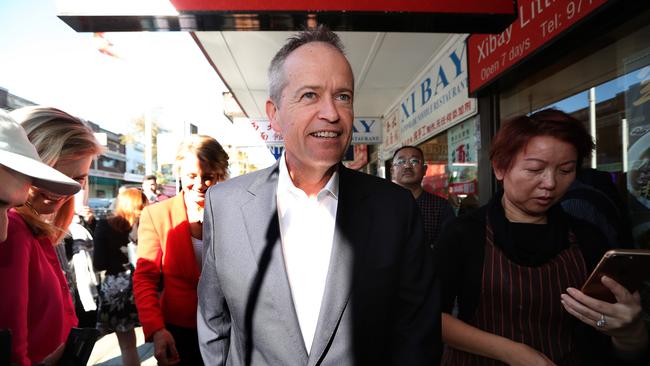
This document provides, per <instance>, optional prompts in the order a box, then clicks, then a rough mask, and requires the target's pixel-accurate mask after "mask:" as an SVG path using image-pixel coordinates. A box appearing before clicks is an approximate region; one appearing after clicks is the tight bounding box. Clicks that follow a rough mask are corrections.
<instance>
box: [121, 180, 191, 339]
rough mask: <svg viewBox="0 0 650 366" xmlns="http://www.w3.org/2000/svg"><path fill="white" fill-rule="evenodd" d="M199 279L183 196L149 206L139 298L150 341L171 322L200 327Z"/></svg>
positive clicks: (142, 234)
mask: <svg viewBox="0 0 650 366" xmlns="http://www.w3.org/2000/svg"><path fill="white" fill-rule="evenodd" d="M199 275H200V269H199V266H198V265H197V264H196V259H195V257H194V249H193V247H192V240H191V237H190V225H189V222H188V220H187V212H186V209H185V202H184V201H183V194H182V193H179V194H178V195H176V196H175V197H173V198H170V199H168V200H164V201H162V202H158V203H156V204H154V205H151V206H147V207H145V209H144V210H143V211H142V215H141V216H140V223H139V228H138V262H137V266H136V270H135V274H134V276H133V294H134V295H135V304H136V307H137V308H138V316H139V318H140V323H141V324H142V328H143V331H144V335H145V339H146V340H147V341H150V340H151V339H152V336H153V334H154V333H155V332H156V331H158V330H160V329H162V328H164V327H165V323H171V324H173V325H176V326H180V327H185V328H196V308H197V302H198V297H197V294H196V287H197V285H198V282H199ZM161 285H162V292H160V293H159V290H160V289H161Z"/></svg>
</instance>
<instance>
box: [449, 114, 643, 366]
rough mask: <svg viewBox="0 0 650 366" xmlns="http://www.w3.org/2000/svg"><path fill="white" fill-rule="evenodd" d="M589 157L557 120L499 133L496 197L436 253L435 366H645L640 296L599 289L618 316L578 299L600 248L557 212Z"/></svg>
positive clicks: (527, 122) (602, 243) (517, 122)
mask: <svg viewBox="0 0 650 366" xmlns="http://www.w3.org/2000/svg"><path fill="white" fill-rule="evenodd" d="M592 149H593V142H592V140H591V137H590V136H589V134H588V133H587V132H586V130H585V128H584V127H583V125H582V123H581V122H580V121H578V120H576V119H574V118H572V117H571V116H569V115H567V114H565V113H563V112H560V111H558V110H544V111H541V112H537V113H535V114H532V115H531V116H530V117H527V116H521V117H518V118H515V119H514V120H511V121H510V122H509V123H505V124H504V125H503V126H502V127H501V129H500V130H499V132H498V133H497V135H496V136H495V139H494V142H493V145H492V149H491V151H490V160H491V162H492V167H493V169H494V173H495V176H496V177H497V179H498V180H499V181H501V182H502V183H503V190H502V191H500V192H499V193H497V194H496V195H495V196H494V197H493V198H492V200H491V201H490V202H489V203H488V204H487V205H486V206H484V207H482V208H481V209H479V210H477V211H475V212H473V213H471V214H469V215H466V216H463V217H460V218H458V219H457V220H456V221H454V222H452V223H451V224H450V225H448V226H447V227H446V228H445V230H444V232H443V233H442V234H441V238H440V243H439V245H438V248H437V260H438V262H439V265H440V274H441V278H442V281H443V299H442V303H443V312H444V313H443V315H442V324H443V326H442V336H443V340H444V341H445V343H446V345H447V346H446V349H445V352H444V355H443V361H442V364H443V365H504V364H507V365H624V364H628V363H629V364H646V363H647V357H648V355H647V354H648V333H647V330H646V327H645V324H644V322H643V320H642V318H641V304H640V303H641V301H640V297H639V294H638V293H634V294H631V293H630V292H629V291H627V290H626V289H625V288H623V287H622V286H620V285H619V284H617V283H616V282H614V281H613V280H611V279H607V278H604V279H603V280H602V282H603V283H604V285H605V286H607V287H608V288H609V289H610V290H611V291H612V292H613V293H614V295H615V296H616V298H617V303H616V304H610V303H606V302H602V301H599V300H597V299H594V298H591V297H588V296H586V295H584V294H582V293H581V292H580V291H579V290H578V289H579V288H580V287H581V286H582V284H583V283H584V282H585V280H586V279H587V277H588V275H589V273H590V272H591V270H592V269H593V268H594V267H595V265H596V264H597V262H598V260H599V259H600V257H601V256H602V254H603V253H604V252H605V251H606V250H607V249H608V248H607V242H606V239H605V238H604V236H603V235H602V234H601V233H600V232H599V231H598V230H597V228H595V227H592V226H590V225H589V224H587V223H585V222H582V221H579V220H577V219H573V218H571V217H570V216H569V215H567V214H565V213H564V212H563V211H562V209H561V207H560V205H556V203H558V202H559V200H560V199H561V198H562V196H563V195H564V193H565V192H566V190H567V189H568V187H569V185H570V184H571V182H572V181H573V180H574V178H575V174H576V170H577V169H579V168H580V166H581V164H582V161H583V160H584V158H585V157H587V156H588V155H589V154H590V152H591V150H592ZM452 313H453V314H455V316H452V315H451V314H452Z"/></svg>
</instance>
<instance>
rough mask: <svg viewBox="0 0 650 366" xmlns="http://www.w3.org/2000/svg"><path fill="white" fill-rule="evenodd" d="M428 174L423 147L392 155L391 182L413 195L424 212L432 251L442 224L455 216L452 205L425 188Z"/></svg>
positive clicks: (410, 148)
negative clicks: (424, 182)
mask: <svg viewBox="0 0 650 366" xmlns="http://www.w3.org/2000/svg"><path fill="white" fill-rule="evenodd" d="M426 171H427V166H426V164H424V154H423V153H422V150H421V149H420V148H418V147H415V146H402V147H400V148H399V149H397V151H395V154H393V166H392V167H391V177H392V180H393V182H394V183H397V184H398V185H400V186H402V187H404V188H406V189H408V190H409V191H411V194H413V198H415V202H416V203H417V204H418V207H419V208H420V212H421V213H422V219H423V221H424V234H425V237H426V242H427V244H428V245H429V247H430V248H431V249H433V248H434V246H435V243H436V241H437V240H438V234H439V233H440V230H441V229H442V227H443V225H444V224H445V223H447V221H450V220H451V219H453V218H454V216H455V215H454V210H453V209H452V207H451V205H450V204H449V202H447V201H446V200H445V199H443V198H440V197H438V196H436V195H434V194H431V193H429V192H427V191H425V190H424V189H422V178H424V174H425V173H426Z"/></svg>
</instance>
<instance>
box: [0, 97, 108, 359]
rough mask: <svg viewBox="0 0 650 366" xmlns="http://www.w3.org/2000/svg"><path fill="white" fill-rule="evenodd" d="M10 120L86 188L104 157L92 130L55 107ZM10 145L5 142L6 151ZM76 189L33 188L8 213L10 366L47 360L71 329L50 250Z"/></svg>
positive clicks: (65, 291) (4, 266)
mask: <svg viewBox="0 0 650 366" xmlns="http://www.w3.org/2000/svg"><path fill="white" fill-rule="evenodd" d="M11 116H12V117H13V118H14V119H15V120H16V121H17V122H19V123H21V125H22V127H23V128H24V129H25V131H26V132H27V137H28V138H29V141H30V142H31V143H32V144H33V145H34V146H35V147H36V151H37V152H38V156H39V157H40V159H41V160H42V161H43V162H44V163H45V164H47V165H49V166H51V167H53V168H55V169H56V170H58V171H59V172H61V173H63V174H64V175H66V176H67V177H69V178H72V180H73V181H76V183H78V184H79V185H81V186H83V185H84V184H85V182H86V179H87V177H88V171H89V170H90V164H91V162H92V160H93V158H94V157H95V156H96V155H97V154H99V153H100V152H101V150H102V147H101V146H100V145H99V143H98V142H97V140H96V139H95V137H94V135H93V133H92V130H90V128H88V127H87V126H86V125H85V124H84V123H83V122H82V121H81V120H79V119H78V118H75V117H73V116H71V115H69V114H67V113H65V112H63V111H60V110H58V109H55V108H45V107H27V108H22V109H19V110H17V111H14V112H12V113H11ZM14 143H15V142H14V141H11V142H10V144H11V146H12V147H13V146H14ZM23 155H24V154H23ZM19 168H20V166H19ZM13 169H15V168H13ZM76 190H78V188H76V187H75V189H72V190H70V191H68V192H66V191H61V190H56V189H54V190H53V189H52V186H47V185H46V186H42V185H35V186H33V187H31V188H30V189H29V194H28V197H27V200H26V201H25V204H24V205H23V206H21V207H19V208H16V209H11V210H10V211H9V214H8V219H9V229H8V235H7V240H6V241H5V242H4V243H3V244H2V245H0V258H1V260H2V262H1V264H0V294H2V295H1V296H2V297H3V301H1V302H0V328H8V329H10V330H11V332H12V337H13V338H12V350H11V362H13V363H15V364H18V365H31V364H35V363H39V362H43V361H44V360H45V361H49V359H48V356H50V355H51V354H53V352H54V351H56V350H60V349H61V348H60V347H61V345H62V344H63V343H64V342H65V340H66V338H67V336H68V333H69V332H70V329H71V328H72V327H74V326H76V324H77V318H76V316H75V312H74V306H73V305H72V299H71V297H70V291H69V288H68V284H67V282H66V280H65V277H64V275H63V272H62V270H61V266H60V264H59V262H58V259H57V256H56V253H55V251H54V244H56V243H58V242H59V241H60V240H61V238H62V237H63V235H65V230H66V229H67V227H68V226H69V224H70V222H71V221H72V217H73V215H74V201H73V199H72V197H73V194H74V193H75V191H76Z"/></svg>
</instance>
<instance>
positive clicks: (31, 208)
mask: <svg viewBox="0 0 650 366" xmlns="http://www.w3.org/2000/svg"><path fill="white" fill-rule="evenodd" d="M25 206H27V208H29V209H30V210H31V211H32V213H33V214H34V215H36V216H40V215H41V214H39V213H38V211H36V209H35V208H34V206H32V204H31V202H29V201H25Z"/></svg>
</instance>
